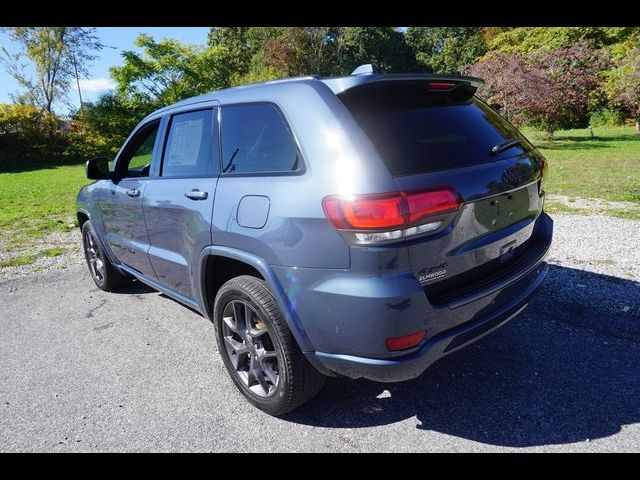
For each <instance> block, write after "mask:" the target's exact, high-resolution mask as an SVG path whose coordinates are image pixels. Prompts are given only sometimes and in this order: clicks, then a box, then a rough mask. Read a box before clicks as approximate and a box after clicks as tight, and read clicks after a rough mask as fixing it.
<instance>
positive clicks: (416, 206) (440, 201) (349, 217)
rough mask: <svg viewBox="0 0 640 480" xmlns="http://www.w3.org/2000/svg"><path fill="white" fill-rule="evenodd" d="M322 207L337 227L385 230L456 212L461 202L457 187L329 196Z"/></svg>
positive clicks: (404, 226) (408, 225) (409, 225)
mask: <svg viewBox="0 0 640 480" xmlns="http://www.w3.org/2000/svg"><path fill="white" fill-rule="evenodd" d="M322 206H323V208H324V211H325V214H326V215H327V218H328V219H329V220H330V221H331V223H333V225H334V226H335V227H336V228H338V229H346V230H384V229H402V228H408V227H411V226H413V225H415V224H416V223H417V222H419V221H420V220H423V219H424V218H425V217H429V216H433V215H439V214H444V213H449V212H452V211H455V210H457V209H458V207H459V206H460V201H459V197H458V195H457V193H456V192H455V191H454V190H452V189H451V188H442V189H437V190H430V191H423V192H409V193H407V192H398V193H384V194H375V195H356V196H352V197H340V196H329V197H326V198H325V199H324V200H323V202H322ZM423 231H424V230H423ZM416 232H417V233H420V232H418V231H416Z"/></svg>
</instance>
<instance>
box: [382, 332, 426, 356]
mask: <svg viewBox="0 0 640 480" xmlns="http://www.w3.org/2000/svg"><path fill="white" fill-rule="evenodd" d="M426 336H427V331H426V330H420V331H419V332H414V333H410V334H409V335H402V336H401V337H390V338H387V341H386V343H387V350H389V351H390V352H395V351H398V350H407V349H409V348H413V347H415V346H416V345H418V344H419V343H420V342H421V341H422V340H423V339H424V337H426Z"/></svg>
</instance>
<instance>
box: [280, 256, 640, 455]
mask: <svg viewBox="0 0 640 480" xmlns="http://www.w3.org/2000/svg"><path fill="white" fill-rule="evenodd" d="M579 285H582V286H579ZM625 307H629V308H628V309H625ZM625 310H626V311H625ZM638 323H640V288H639V285H638V284H637V283H636V282H633V281H629V280H624V279H620V278H615V277H609V276H606V275H598V274H594V273H590V272H585V271H582V270H576V269H571V268H565V267H559V266H552V267H551V269H550V271H549V275H548V278H547V280H546V281H545V283H544V284H543V287H542V289H541V291H540V292H539V293H538V295H537V296H536V297H535V298H534V300H533V301H532V302H531V304H530V305H529V307H528V308H527V309H526V310H525V312H523V313H522V314H521V315H520V316H519V317H518V318H516V319H514V320H513V321H512V322H510V323H509V324H507V325H506V326H504V327H503V328H501V329H499V330H498V331H496V332H494V333H493V334H491V335H489V336H488V337H485V338H484V339H482V340H480V341H479V342H478V343H476V344H474V345H472V346H470V347H469V348H467V349H464V350H462V351H460V352H457V353H455V354H453V355H451V356H449V357H446V358H444V359H442V360H441V361H439V362H438V363H436V364H435V365H434V366H433V367H431V368H430V369H429V370H427V371H426V372H425V373H424V374H423V375H422V376H421V377H419V378H417V379H414V380H410V381H408V382H404V383H397V384H379V383H375V382H369V381H365V380H359V381H350V380H341V379H336V380H330V381H328V382H327V385H326V387H325V389H324V390H323V392H322V393H321V394H320V395H319V396H318V398H316V399H315V400H313V401H311V402H310V403H309V404H307V405H305V406H303V407H302V408H300V409H299V410H297V411H295V412H293V413H291V414H289V415H288V416H287V417H286V418H285V419H286V420H288V421H291V422H297V423H302V424H307V425H314V426H321V427H333V428H363V427H371V426H377V425H386V424H392V423H395V422H398V421H402V420H405V419H409V418H412V417H416V418H417V421H418V423H417V425H416V428H417V429H420V430H433V431H437V432H441V433H445V434H448V435H453V436H456V437H463V438H466V439H470V440H475V441H478V442H483V443H488V444H493V445H502V446H513V447H528V446H535V445H548V444H560V443H571V442H580V441H585V440H588V439H595V438H601V437H607V436H610V435H612V434H614V433H616V432H618V431H619V430H620V429H621V427H622V426H623V425H628V424H633V423H637V422H640V402H639V401H638V398H640V343H639V339H640V331H639V330H638ZM413 447H414V448H421V447H423V448H424V449H425V450H428V449H429V445H428V444H425V445H423V446H420V445H413Z"/></svg>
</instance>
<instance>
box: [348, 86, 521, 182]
mask: <svg viewBox="0 0 640 480" xmlns="http://www.w3.org/2000/svg"><path fill="white" fill-rule="evenodd" d="M394 83H395V82H394ZM340 99H341V100H342V102H343V103H344V104H345V106H346V107H347V108H348V109H349V111H350V112H351V114H352V115H353V116H354V118H355V119H356V121H357V122H358V123H359V125H360V127H361V128H362V129H363V130H364V131H365V133H366V134H367V135H368V136H369V138H370V140H371V142H372V143H373V145H374V146H375V147H376V149H377V150H378V152H379V154H380V155H381V157H382V159H383V161H384V162H385V164H386V165H387V168H389V170H390V171H391V173H392V175H394V176H401V175H414V174H419V173H426V172H433V171H438V170H447V169H452V168H459V167H465V166H470V165H478V164H481V163H485V162H490V161H495V160H500V159H504V158H508V157H511V156H514V155H519V154H521V153H523V152H524V151H526V150H530V149H532V148H533V146H532V145H531V144H530V143H529V142H528V141H527V140H526V138H524V136H522V134H520V133H519V132H518V131H517V130H516V129H515V128H514V127H513V126H512V125H511V124H510V123H509V122H507V121H506V120H505V119H504V118H502V117H501V116H500V115H498V114H497V113H496V112H495V111H493V110H492V109H491V108H489V107H488V106H487V105H486V104H485V103H483V102H482V101H481V100H479V99H478V98H476V97H472V96H471V93H468V94H466V95H465V94H464V92H463V93H462V94H455V93H447V92H431V91H429V89H428V88H427V86H426V84H425V82H422V81H421V82H397V84H394V85H384V86H382V85H376V86H374V85H371V86H363V87H359V88H355V89H353V90H349V91H347V92H345V93H343V94H341V95H340ZM509 138H518V139H520V140H521V142H522V144H521V145H516V146H514V147H512V148H509V149H507V150H504V151H503V152H501V153H499V154H497V155H493V154H491V153H490V150H491V148H492V147H494V146H495V145H497V144H498V143H500V142H503V141H504V140H506V139H509Z"/></svg>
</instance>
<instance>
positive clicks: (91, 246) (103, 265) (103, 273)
mask: <svg viewBox="0 0 640 480" xmlns="http://www.w3.org/2000/svg"><path fill="white" fill-rule="evenodd" d="M91 242H93V243H91ZM82 250H83V251H84V258H85V260H86V261H87V267H88V268H89V274H90V275H91V278H92V279H93V281H94V283H95V284H96V286H97V287H98V288H99V289H100V290H104V291H105V292H111V291H112V290H115V289H117V288H118V287H121V286H123V285H125V284H127V283H129V279H128V278H127V277H125V276H124V275H123V274H122V273H120V272H119V271H118V270H116V268H115V267H114V266H113V265H112V264H111V262H110V261H109V259H108V258H107V256H106V255H105V254H104V251H103V250H102V245H101V244H100V241H99V240H98V235H97V234H96V231H95V230H94V228H93V225H91V222H90V221H88V220H87V221H86V222H84V223H83V224H82ZM93 252H95V255H94V253H93ZM94 260H95V264H94V265H95V267H94V266H93V265H92V262H93V261H94Z"/></svg>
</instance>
